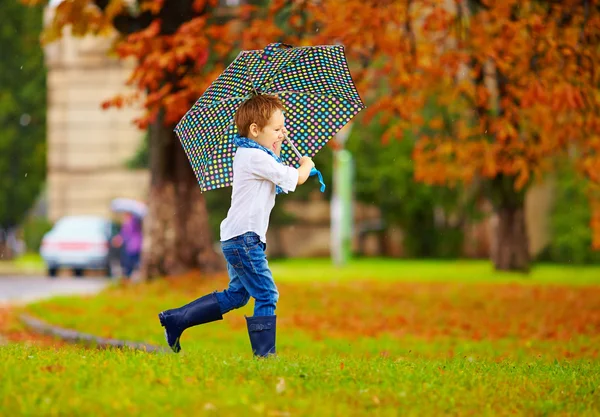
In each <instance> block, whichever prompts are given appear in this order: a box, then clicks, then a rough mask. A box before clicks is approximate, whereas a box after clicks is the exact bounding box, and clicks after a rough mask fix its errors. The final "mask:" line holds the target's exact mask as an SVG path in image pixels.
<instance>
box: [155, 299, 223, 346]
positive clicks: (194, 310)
mask: <svg viewBox="0 0 600 417" xmlns="http://www.w3.org/2000/svg"><path fill="white" fill-rule="evenodd" d="M158 319H159V320H160V324H161V326H163V327H164V328H165V339H167V343H168V344H169V347H170V348H171V349H172V350H173V352H175V353H177V352H179V351H180V350H181V344H180V343H179V339H180V338H181V334H182V333H183V331H184V330H185V329H187V328H190V327H192V326H197V325H199V324H204V323H210V322H211V321H216V320H222V319H223V315H222V314H221V308H220V307H219V302H218V301H217V296H216V295H215V294H214V293H211V294H208V295H205V296H204V297H200V298H198V299H197V300H194V301H192V302H191V303H189V304H186V305H184V306H183V307H179V308H174V309H172V310H165V311H163V312H161V313H159V314H158Z"/></svg>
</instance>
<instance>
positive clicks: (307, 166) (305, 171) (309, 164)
mask: <svg viewBox="0 0 600 417" xmlns="http://www.w3.org/2000/svg"><path fill="white" fill-rule="evenodd" d="M314 166H315V163H314V162H313V161H312V159H310V158H309V157H308V156H303V157H302V158H300V167H299V168H298V185H302V184H304V183H305V182H306V180H307V179H308V177H310V170H311V169H313V168H314Z"/></svg>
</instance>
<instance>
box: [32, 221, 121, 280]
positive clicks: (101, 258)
mask: <svg viewBox="0 0 600 417" xmlns="http://www.w3.org/2000/svg"><path fill="white" fill-rule="evenodd" d="M114 233H115V227H114V225H113V223H112V222H111V221H110V220H109V219H107V218H104V217H101V216H65V217H63V218H61V219H60V220H58V221H57V222H56V223H55V225H54V227H53V228H52V229H51V230H50V231H49V232H48V233H46V234H45V235H44V238H43V239H42V246H41V249H40V254H41V256H42V259H43V260H44V262H45V263H46V267H47V271H48V275H49V276H50V277H55V276H56V275H57V273H58V271H59V269H61V268H69V269H72V270H73V274H74V275H75V276H78V277H80V276H83V274H84V272H85V271H86V270H102V271H105V273H106V275H107V276H109V277H110V276H112V272H113V264H114V263H115V256H116V257H117V259H116V262H117V263H118V253H117V254H115V251H114V249H113V248H111V244H110V241H111V238H112V236H113V235H114Z"/></svg>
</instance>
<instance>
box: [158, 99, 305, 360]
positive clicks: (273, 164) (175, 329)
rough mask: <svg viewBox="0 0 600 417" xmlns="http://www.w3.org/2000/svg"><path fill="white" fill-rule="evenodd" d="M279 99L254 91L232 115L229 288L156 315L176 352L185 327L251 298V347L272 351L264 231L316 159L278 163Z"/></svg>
mask: <svg viewBox="0 0 600 417" xmlns="http://www.w3.org/2000/svg"><path fill="white" fill-rule="evenodd" d="M283 110H284V107H283V104H282V102H281V101H280V100H279V98H277V97H275V96H270V95H255V96H252V97H251V98H250V99H248V100H247V101H245V102H244V103H242V104H241V105H240V107H239V108H238V110H237V113H236V115H235V123H236V126H237V130H238V136H237V137H236V139H235V143H236V145H237V146H238V148H237V151H236V154H235V157H234V160H233V190H232V195H231V207H230V209H229V212H228V213H227V218H226V219H225V220H223V222H222V223H221V247H222V250H223V254H224V256H225V260H226V261H227V271H228V273H229V288H227V289H226V290H224V291H222V292H214V293H211V294H208V295H205V296H203V297H201V298H199V299H197V300H195V301H192V302H191V303H189V304H187V305H185V306H183V307H180V308H176V309H172V310H166V311H163V312H162V313H160V314H159V315H158V317H159V319H160V323H161V325H162V326H163V327H164V328H165V337H166V339H167V343H168V344H169V346H170V347H171V349H173V351H174V352H179V351H180V350H181V346H180V344H179V339H180V337H181V334H182V333H183V331H184V330H185V329H187V328H189V327H192V326H196V325H199V324H203V323H209V322H211V321H215V320H221V319H222V318H223V314H225V313H227V312H228V311H231V310H233V309H236V308H240V307H243V306H244V305H246V304H247V303H248V300H249V299H250V297H252V298H254V316H253V317H246V322H247V325H248V335H249V337H250V344H251V345H252V351H253V352H254V355H256V356H268V355H272V354H275V326H276V315H275V308H276V304H277V300H278V299H279V293H278V292H277V287H276V286H275V281H274V280H273V275H272V274H271V271H270V270H269V266H268V263H267V257H266V255H265V249H266V242H267V239H266V234H267V228H268V226H269V215H270V213H271V210H272V209H273V206H274V205H275V195H276V194H279V193H281V192H285V193H287V192H290V191H291V192H293V191H294V190H295V189H296V186H297V185H300V184H304V183H305V182H306V180H307V179H308V177H309V175H310V171H311V169H312V168H313V167H314V163H313V162H312V160H311V159H310V158H308V157H303V158H302V159H300V168H298V169H295V168H292V167H288V166H286V165H283V164H282V163H281V160H280V159H279V155H280V152H281V143H282V141H283V139H284V133H286V130H285V117H284V115H283Z"/></svg>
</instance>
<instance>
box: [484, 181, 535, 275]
mask: <svg viewBox="0 0 600 417" xmlns="http://www.w3.org/2000/svg"><path fill="white" fill-rule="evenodd" d="M494 187H495V188H494V190H493V191H494V194H495V197H496V201H495V206H496V215H497V216H498V223H497V226H496V231H495V236H494V238H495V239H494V240H495V242H494V250H493V251H492V254H491V255H492V261H493V263H494V266H495V267H496V269H497V270H501V271H521V272H529V268H530V262H531V259H530V256H529V237H528V235H527V225H526V220H525V192H524V191H521V192H516V191H514V190H513V188H512V187H513V181H512V180H511V179H507V178H505V177H504V178H498V179H497V180H494Z"/></svg>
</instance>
